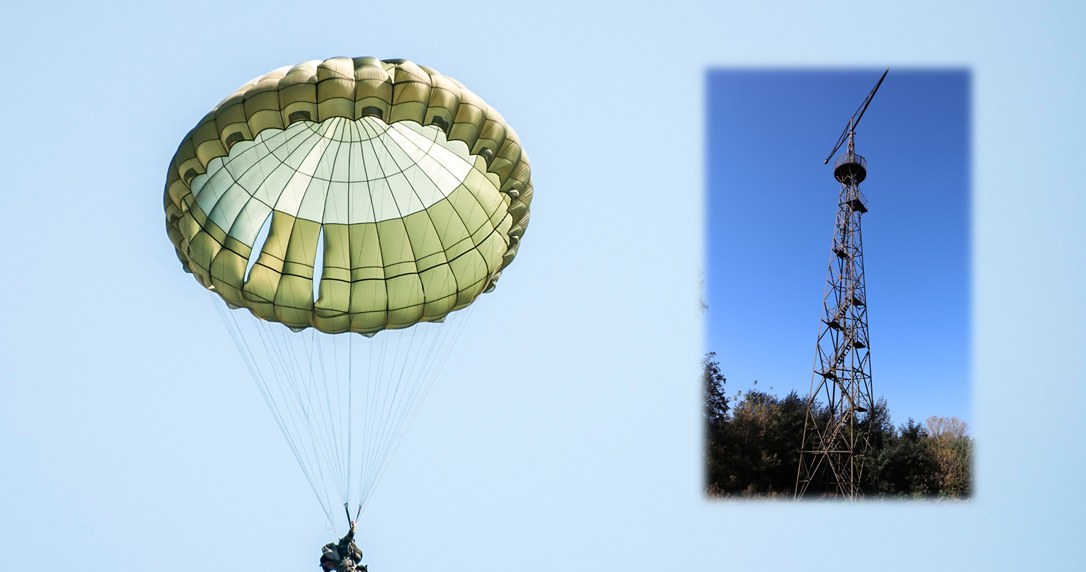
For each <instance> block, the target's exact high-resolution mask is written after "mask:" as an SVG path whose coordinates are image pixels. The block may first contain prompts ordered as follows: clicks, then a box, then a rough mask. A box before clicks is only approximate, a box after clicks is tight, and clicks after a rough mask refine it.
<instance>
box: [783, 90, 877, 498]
mask: <svg viewBox="0 0 1086 572" xmlns="http://www.w3.org/2000/svg"><path fill="white" fill-rule="evenodd" d="M887 71H889V70H887ZM885 78H886V73H883V75H882V78H880V79H879V81H878V83H877V84H875V88H874V89H873V90H871V93H870V94H868V96H867V99H865V100H864V103H863V104H861V106H860V109H859V110H857V112H856V113H855V114H854V115H853V116H852V118H851V119H850V120H849V123H848V125H847V126H846V127H845V131H844V133H842V134H841V137H840V138H839V139H838V142H837V146H836V147H835V148H834V150H833V151H832V152H831V153H830V157H828V158H827V159H826V162H829V159H830V158H832V157H833V155H834V153H836V152H837V150H838V149H840V148H841V145H842V143H844V142H845V141H846V140H847V141H848V148H847V151H846V152H845V153H844V154H842V155H840V156H839V157H837V160H836V161H834V169H833V175H834V178H836V179H837V181H838V182H840V183H841V195H840V199H839V201H838V205H837V220H836V223H835V231H834V235H833V245H832V252H831V254H830V263H829V268H828V270H827V271H826V292H825V296H824V297H823V300H822V320H821V325H820V327H819V332H818V344H817V352H816V357H815V368H814V372H813V374H812V376H811V391H810V394H809V396H808V398H807V414H806V420H805V421H804V427H803V440H802V442H801V445H800V456H799V467H798V470H797V474H796V490H795V496H796V498H801V497H807V496H831V497H839V498H845V499H849V500H853V499H856V498H858V497H862V496H863V493H864V486H863V484H864V482H865V479H864V472H865V470H871V469H872V468H871V467H870V463H869V461H870V459H869V456H870V455H871V453H872V447H871V441H870V430H869V426H870V424H871V416H872V415H874V412H875V401H874V393H873V391H872V385H871V347H870V339H869V337H868V328H867V286H866V283H865V280H864V250H863V233H862V231H861V225H860V219H861V217H862V216H863V214H864V213H866V212H867V201H866V200H865V199H864V196H863V195H862V194H861V193H860V183H861V182H863V180H864V179H865V178H866V177H867V162H866V161H865V160H864V158H863V157H862V156H860V155H858V154H856V150H855V145H854V135H855V131H856V125H857V124H858V123H859V120H860V118H861V117H862V116H863V112H864V111H866V110H867V106H868V105H869V104H870V103H871V98H872V97H874V95H875V92H876V91H878V89H879V86H880V85H882V80H883V79H885ZM823 407H824V408H823Z"/></svg>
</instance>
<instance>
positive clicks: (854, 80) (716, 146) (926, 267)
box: [705, 68, 970, 424]
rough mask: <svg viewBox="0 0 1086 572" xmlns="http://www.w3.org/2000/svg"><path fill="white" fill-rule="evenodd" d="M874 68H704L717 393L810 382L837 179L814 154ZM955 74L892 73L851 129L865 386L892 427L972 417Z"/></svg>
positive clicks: (965, 129)
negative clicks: (868, 378)
mask: <svg viewBox="0 0 1086 572" xmlns="http://www.w3.org/2000/svg"><path fill="white" fill-rule="evenodd" d="M881 74H882V70H881V69H872V68H869V69H858V70H810V69H805V70H796V69H792V70H772V71H765V70H762V71H751V70H742V69H738V70H737V69H732V70H723V69H717V70H712V71H710V72H709V73H708V76H707V85H708V91H707V103H706V107H707V110H706V114H707V127H706V129H707V147H708V149H707V156H706V172H707V197H706V205H707V208H706V221H705V231H706V236H707V237H708V238H707V246H706V250H705V255H706V262H705V266H706V288H707V292H706V302H707V303H708V305H709V310H708V312H707V313H706V334H707V342H706V348H707V351H715V352H717V355H718V359H719V361H720V364H721V367H722V369H723V371H724V373H725V375H726V376H728V378H729V382H730V385H731V387H729V390H728V391H729V393H734V392H735V391H737V390H739V389H746V388H749V387H751V386H752V383H753V381H754V380H755V379H757V380H758V388H759V389H762V390H767V389H768V388H770V387H772V388H773V389H774V391H775V392H776V393H777V394H779V395H783V394H784V393H786V392H788V391H789V390H792V389H795V390H796V391H797V392H798V393H799V394H800V395H803V396H806V395H807V393H808V392H809V387H810V379H811V369H812V367H811V364H812V360H813V359H814V351H815V338H816V334H817V331H818V328H819V326H820V325H821V324H820V322H819V320H820V319H821V318H822V296H823V294H824V291H825V284H826V264H827V262H828V261H829V258H830V257H831V256H832V254H831V253H830V243H831V237H832V234H833V228H834V222H835V215H836V212H837V202H838V195H839V193H840V189H841V185H840V183H838V182H837V181H836V180H835V179H834V178H833V161H832V160H831V161H830V164H829V165H823V163H822V161H823V160H824V159H825V158H826V156H828V155H829V153H830V151H831V150H832V149H833V145H834V144H835V143H836V141H837V138H838V134H839V133H840V132H841V130H842V129H843V127H844V125H845V124H846V123H847V122H848V119H849V118H850V117H851V116H852V114H853V113H854V112H855V111H856V109H857V108H858V107H859V105H860V103H861V102H862V101H863V99H864V97H865V96H866V95H867V94H868V93H869V92H870V90H871V88H872V87H874V85H875V82H876V81H877V80H878V78H879V76H880V75H881ZM969 79H970V78H969V74H968V72H967V71H965V70H961V69H959V70H936V71H925V70H914V69H908V68H906V69H902V70H898V69H892V70H890V73H889V74H888V75H887V77H886V80H885V81H884V82H883V84H882V86H881V87H880V89H879V91H878V93H877V94H876V96H875V98H874V100H873V103H872V105H871V106H870V107H869V108H868V110H867V112H866V113H865V115H864V117H863V118H862V120H861V122H860V124H859V128H858V130H857V134H856V145H857V147H856V150H857V152H858V153H860V154H861V155H863V156H864V157H865V158H866V159H867V164H868V177H867V180H866V181H865V182H864V183H862V184H861V185H860V190H861V191H862V192H863V193H864V195H865V196H866V197H867V200H868V208H869V209H870V210H869V212H868V213H867V214H865V215H863V219H862V224H863V241H864V267H865V274H866V280H867V289H868V290H867V302H868V318H869V327H870V336H871V348H872V350H871V351H872V363H873V366H872V367H873V374H874V388H875V395H876V396H877V397H885V398H886V399H887V402H888V404H889V406H890V411H891V414H892V416H893V419H894V420H895V421H896V422H898V423H899V424H900V423H902V422H904V421H905V420H906V419H907V418H909V417H912V418H914V419H916V420H917V421H923V420H924V419H926V418H927V417H928V416H930V415H941V416H947V417H949V416H955V417H958V418H960V419H964V420H966V421H969V420H970V417H969V397H970V378H969V350H970V348H969V308H970V306H969V286H970V285H969V269H970V260H969V237H970V232H969V224H970V219H969V199H970V187H969V168H970V149H969V135H970V125H969V119H970V93H969ZM842 152H844V149H841V150H840V151H838V154H840V153H842Z"/></svg>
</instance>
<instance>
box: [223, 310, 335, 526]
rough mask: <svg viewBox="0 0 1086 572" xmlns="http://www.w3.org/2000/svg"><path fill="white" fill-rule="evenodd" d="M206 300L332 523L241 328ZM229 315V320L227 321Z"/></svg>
mask: <svg viewBox="0 0 1086 572" xmlns="http://www.w3.org/2000/svg"><path fill="white" fill-rule="evenodd" d="M208 300H209V302H210V303H211V305H212V307H214V308H215V312H216V313H217V314H218V315H219V319H220V320H221V321H222V323H223V326H225V327H226V331H227V333H228V334H229V335H230V340H231V342H232V343H233V344H234V348H235V349H236V350H237V352H238V354H240V355H241V356H242V361H244V362H245V367H246V368H247V369H248V370H249V375H250V376H251V377H252V378H253V384H254V385H256V387H257V390H258V391H259V392H260V396H261V397H262V398H263V399H264V403H265V404H267V406H268V409H269V410H271V412H272V419H273V420H274V421H275V424H276V425H277V426H278V427H279V431H280V432H281V433H282V434H283V437H285V438H286V440H287V446H288V447H289V448H290V451H291V453H292V454H293V455H294V460H295V462H296V463H298V467H299V468H300V469H301V470H302V474H304V475H305V478H306V481H307V482H308V483H309V488H310V489H311V490H312V491H313V496H314V497H316V498H317V502H318V503H320V505H321V510H323V511H324V515H325V517H327V519H328V522H329V523H332V522H333V520H332V514H331V512H329V511H328V509H327V508H326V504H325V502H324V501H323V499H322V498H321V494H320V492H319V490H318V487H317V485H316V482H315V481H314V479H313V476H312V475H311V474H310V471H309V468H308V467H307V466H306V463H305V462H304V461H303V459H302V455H301V453H300V452H299V450H298V446H297V444H296V443H295V442H294V439H293V438H292V437H291V434H290V432H289V431H288V429H287V427H286V425H285V423H284V420H283V414H282V412H281V411H280V410H279V408H278V407H277V406H276V404H275V401H274V400H273V399H272V398H271V395H270V388H269V387H268V383H267V380H266V379H265V377H264V375H263V374H262V373H261V370H260V368H259V367H258V366H257V363H258V362H257V361H256V357H255V356H254V355H253V351H252V347H251V346H250V345H249V344H248V343H247V342H246V341H245V338H244V336H242V335H241V327H240V325H238V323H237V318H236V317H235V316H234V315H233V313H231V312H230V311H229V309H224V308H223V306H225V304H223V302H222V301H221V300H219V299H217V296H215V295H214V294H213V293H212V292H211V291H210V290H209V291H208ZM228 315H229V318H230V319H229V320H228V319H227V317H228Z"/></svg>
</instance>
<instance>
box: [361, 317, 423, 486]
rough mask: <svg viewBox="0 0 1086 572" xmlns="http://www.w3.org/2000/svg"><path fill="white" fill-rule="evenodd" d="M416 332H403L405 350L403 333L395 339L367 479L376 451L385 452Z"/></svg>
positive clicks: (373, 464) (369, 477)
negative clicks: (405, 340) (404, 340)
mask: <svg viewBox="0 0 1086 572" xmlns="http://www.w3.org/2000/svg"><path fill="white" fill-rule="evenodd" d="M428 326H429V325H428ZM418 332H419V328H418V327H417V326H416V327H414V328H411V330H409V332H407V331H404V332H403V333H404V334H405V335H407V338H408V339H407V347H406V351H405V352H404V351H403V349H404V343H403V340H402V338H403V335H399V338H401V340H397V343H396V344H395V348H394V352H393V356H392V366H391V371H390V372H389V380H388V384H387V387H386V392H384V396H383V398H382V399H381V403H380V404H379V405H378V407H379V409H380V411H379V415H380V417H379V419H380V424H379V430H378V431H377V434H376V435H375V440H374V442H372V446H371V447H370V450H371V452H372V453H371V454H370V459H369V462H368V463H367V470H368V474H367V476H366V479H367V480H369V479H371V478H372V473H374V472H375V471H376V467H377V466H378V463H379V461H380V460H381V459H380V458H378V457H377V454H378V452H387V435H388V432H389V431H390V430H391V429H392V428H393V427H394V424H395V418H394V416H393V414H394V412H395V407H394V406H395V404H396V397H397V396H399V395H400V391H401V386H402V385H403V373H404V371H405V370H406V369H407V358H408V357H409V356H412V355H413V353H412V351H413V349H414V347H415V339H416V336H417V335H418ZM397 333H400V332H397ZM401 354H402V358H401ZM420 358H425V356H420ZM397 372H399V374H397ZM416 381H417V380H416ZM381 457H384V458H386V459H387V458H388V456H387V455H381Z"/></svg>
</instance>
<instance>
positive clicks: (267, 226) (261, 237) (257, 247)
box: [245, 213, 272, 282]
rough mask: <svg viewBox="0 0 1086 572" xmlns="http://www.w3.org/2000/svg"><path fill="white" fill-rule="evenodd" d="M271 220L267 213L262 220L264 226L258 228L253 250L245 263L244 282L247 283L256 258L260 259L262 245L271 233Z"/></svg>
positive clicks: (262, 249)
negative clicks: (266, 216)
mask: <svg viewBox="0 0 1086 572" xmlns="http://www.w3.org/2000/svg"><path fill="white" fill-rule="evenodd" d="M271 219H272V215H271V214H270V213H269V214H268V218H267V219H265V220H264V224H263V225H262V226H261V227H260V232H258V233H257V235H256V240H255V241H253V250H252V252H250V253H249V260H247V261H246V262H245V281H246V282H248V281H249V274H250V273H252V271H253V265H255V264H256V260H257V258H260V253H261V252H263V251H264V244H265V243H266V242H268V234H269V233H271Z"/></svg>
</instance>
